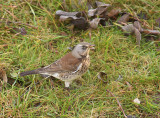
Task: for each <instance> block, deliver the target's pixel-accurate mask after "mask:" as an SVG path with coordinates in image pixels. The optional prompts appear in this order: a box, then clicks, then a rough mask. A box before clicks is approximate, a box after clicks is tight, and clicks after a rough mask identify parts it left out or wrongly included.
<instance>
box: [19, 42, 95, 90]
mask: <svg viewBox="0 0 160 118" xmlns="http://www.w3.org/2000/svg"><path fill="white" fill-rule="evenodd" d="M94 47H95V45H92V44H90V43H87V42H81V43H79V44H78V45H76V46H75V47H74V49H73V50H72V51H71V52H69V53H68V54H66V55H65V56H63V57H62V58H60V59H59V60H57V61H55V62H54V63H52V64H51V65H48V66H45V67H43V68H38V69H35V70H31V71H26V72H22V73H20V76H26V75H31V74H41V75H45V76H48V77H50V76H53V77H55V78H57V79H60V80H62V81H64V82H65V87H67V88H68V87H69V86H70V84H71V83H72V81H73V80H75V79H77V78H78V77H80V76H82V75H83V74H84V73H85V72H86V71H87V69H88V67H89V65H90V56H89V52H90V49H94Z"/></svg>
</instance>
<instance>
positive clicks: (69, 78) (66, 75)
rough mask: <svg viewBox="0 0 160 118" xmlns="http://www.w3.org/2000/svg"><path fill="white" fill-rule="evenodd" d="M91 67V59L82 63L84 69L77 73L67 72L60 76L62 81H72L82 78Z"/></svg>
mask: <svg viewBox="0 0 160 118" xmlns="http://www.w3.org/2000/svg"><path fill="white" fill-rule="evenodd" d="M89 65H90V58H89V57H88V58H86V59H84V60H83V61H82V67H81V68H80V69H79V70H77V71H76V72H67V73H63V74H61V75H60V79H61V80H62V81H72V80H74V79H76V78H78V77H80V76H82V75H83V74H84V73H85V72H86V71H87V69H88V67H89Z"/></svg>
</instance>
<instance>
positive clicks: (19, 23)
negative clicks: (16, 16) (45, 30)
mask: <svg viewBox="0 0 160 118" xmlns="http://www.w3.org/2000/svg"><path fill="white" fill-rule="evenodd" d="M0 19H2V20H8V19H5V18H0ZM3 22H4V23H5V21H1V22H0V23H3ZM9 23H13V24H18V25H26V26H28V27H32V28H34V29H38V27H35V26H32V25H30V24H27V23H21V22H14V21H6V24H9Z"/></svg>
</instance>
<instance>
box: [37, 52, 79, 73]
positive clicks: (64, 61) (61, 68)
mask: <svg viewBox="0 0 160 118" xmlns="http://www.w3.org/2000/svg"><path fill="white" fill-rule="evenodd" d="M81 62H82V60H81V59H78V58H75V57H74V56H73V55H72V54H71V52H70V53H68V54H66V55H65V56H64V57H62V58H61V59H59V60H57V61H56V62H54V63H53V64H51V65H49V66H46V67H44V68H40V69H39V70H38V71H39V73H46V74H49V75H50V74H54V73H56V72H70V71H76V69H77V68H78V66H79V65H80V64H81Z"/></svg>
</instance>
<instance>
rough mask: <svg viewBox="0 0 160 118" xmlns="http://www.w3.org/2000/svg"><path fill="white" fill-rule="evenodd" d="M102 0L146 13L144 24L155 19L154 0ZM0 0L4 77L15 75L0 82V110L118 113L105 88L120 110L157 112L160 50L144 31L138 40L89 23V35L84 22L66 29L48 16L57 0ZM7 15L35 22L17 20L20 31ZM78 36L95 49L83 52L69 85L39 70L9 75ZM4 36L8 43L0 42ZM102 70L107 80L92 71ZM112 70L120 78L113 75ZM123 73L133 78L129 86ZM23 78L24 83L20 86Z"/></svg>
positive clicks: (50, 56)
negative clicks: (79, 72)
mask: <svg viewBox="0 0 160 118" xmlns="http://www.w3.org/2000/svg"><path fill="white" fill-rule="evenodd" d="M103 1H104V2H106V3H110V4H112V5H113V6H114V5H115V6H120V7H121V8H123V9H124V10H125V11H127V12H129V13H133V12H135V13H139V12H140V11H143V12H145V13H146V14H147V16H148V17H149V19H148V20H146V21H145V22H146V23H147V25H148V27H150V28H152V27H153V26H154V24H155V20H154V19H157V18H159V17H160V14H159V13H160V12H159V11H160V7H159V6H160V4H159V2H158V1H151V0H146V1H145V0H139V1H125V0H114V1H109V0H108V1H107V0H106V1H105V0H103ZM0 3H1V8H0V18H1V19H0V21H1V22H0V25H1V26H0V64H1V65H3V66H4V67H5V68H6V69H5V70H6V73H7V76H8V78H9V80H8V81H11V79H14V80H15V81H14V84H13V85H9V84H8V85H7V87H3V88H2V90H1V93H0V117H80V118H84V117H94V118H95V117H98V116H99V117H109V118H110V117H111V118H116V117H124V116H123V113H122V111H121V110H120V108H119V107H118V104H117V102H116V99H115V98H114V97H113V96H111V95H110V94H109V93H108V92H106V89H108V90H110V91H111V92H112V93H113V94H114V95H115V96H116V97H117V98H118V99H119V101H120V103H121V105H122V107H123V109H124V111H125V113H126V114H127V115H134V116H137V117H142V118H144V117H146V118H148V117H155V118H158V117H160V112H159V111H160V100H158V98H159V97H160V83H159V81H160V79H159V78H160V64H159V63H160V56H159V54H160V53H159V52H158V51H157V46H156V45H155V43H154V42H153V41H146V39H145V37H144V36H145V35H143V36H142V41H141V46H140V47H138V46H136V40H135V37H134V36H132V35H131V36H124V35H123V32H122V31H121V30H120V29H119V28H118V27H117V26H112V27H105V28H103V27H101V26H100V27H99V28H98V29H97V30H92V31H91V33H92V39H91V40H90V38H89V32H90V31H89V30H86V31H76V32H73V33H72V32H71V31H70V30H69V29H67V28H66V26H65V25H64V24H60V23H59V22H58V21H57V20H55V16H54V14H55V11H56V10H59V9H61V4H62V2H61V0H53V1H51V0H41V2H40V5H39V4H38V2H34V1H33V2H30V1H23V2H20V1H10V0H8V1H6V2H4V1H2V0H1V2H0ZM68 3H69V9H68V10H69V11H76V10H75V9H73V8H71V3H72V2H71V1H69V2H68ZM77 6H78V9H79V10H81V9H82V10H83V9H84V10H86V9H85V8H84V6H80V5H77ZM7 21H12V22H21V23H24V24H30V25H32V26H33V27H35V28H33V27H30V26H27V25H23V26H21V27H24V28H25V29H26V31H27V32H28V33H27V35H16V34H12V33H10V32H9V31H10V28H12V27H19V26H18V25H17V24H14V23H11V24H10V25H7V24H6V22H7ZM155 27H156V26H155ZM156 28H157V27H156ZM62 34H63V35H62ZM81 39H84V41H86V42H90V43H93V44H95V45H96V50H95V51H93V52H91V53H90V55H91V66H90V69H89V70H88V72H87V73H86V74H85V75H84V76H83V77H82V78H80V79H79V80H76V81H74V82H73V84H72V85H71V88H72V89H71V90H70V91H67V90H65V89H64V83H63V82H62V81H59V80H57V79H53V80H52V79H50V78H49V79H43V78H42V77H41V76H39V75H31V76H26V77H24V78H21V77H19V76H18V77H13V75H16V74H19V73H20V72H23V71H27V70H32V69H36V68H39V67H42V66H46V65H48V64H51V63H52V62H54V61H56V60H57V59H59V58H60V57H62V56H63V55H65V54H66V53H67V52H68V51H69V50H68V49H67V47H70V46H74V45H75V44H77V43H78V42H80V40H81ZM4 44H7V45H8V46H7V47H3V45H4ZM50 44H52V46H50ZM158 45H159V44H158ZM51 47H53V48H52V49H51ZM102 71H103V72H105V73H107V75H108V78H103V79H104V80H105V81H108V83H103V82H102V81H101V80H100V79H98V78H97V75H98V73H99V72H102ZM119 75H121V76H122V80H117V79H118V77H119ZM126 81H127V82H129V83H130V85H131V86H132V89H131V90H129V89H130V88H129V86H128V85H127V84H126ZM37 82H39V83H38V84H36V83H37ZM52 82H53V84H54V87H53V85H52V84H51V83H52ZM29 84H31V85H30V86H32V89H31V90H27V87H28V85H29ZM24 93H25V94H24ZM135 98H139V99H140V101H141V104H140V105H136V104H134V103H133V100H134V99H135Z"/></svg>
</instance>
